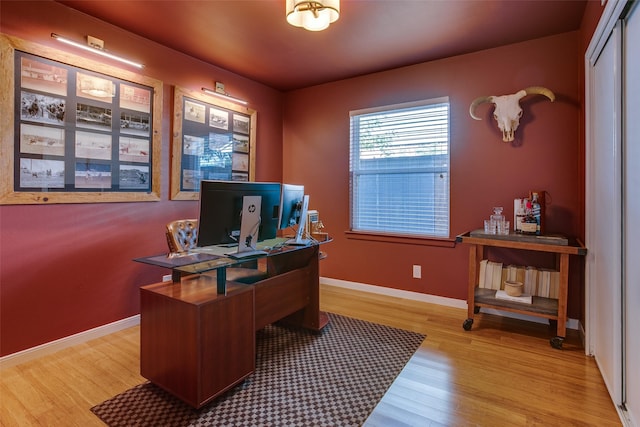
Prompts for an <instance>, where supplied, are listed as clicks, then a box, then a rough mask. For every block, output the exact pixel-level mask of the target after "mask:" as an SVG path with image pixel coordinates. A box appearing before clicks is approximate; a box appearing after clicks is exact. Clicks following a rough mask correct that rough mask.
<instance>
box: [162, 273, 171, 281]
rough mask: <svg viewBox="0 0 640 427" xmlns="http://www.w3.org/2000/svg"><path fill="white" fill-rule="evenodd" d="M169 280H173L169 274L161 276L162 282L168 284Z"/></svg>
mask: <svg viewBox="0 0 640 427" xmlns="http://www.w3.org/2000/svg"><path fill="white" fill-rule="evenodd" d="M171 280H173V279H172V278H171V275H170V274H165V275H164V276H162V281H163V282H170V281H171Z"/></svg>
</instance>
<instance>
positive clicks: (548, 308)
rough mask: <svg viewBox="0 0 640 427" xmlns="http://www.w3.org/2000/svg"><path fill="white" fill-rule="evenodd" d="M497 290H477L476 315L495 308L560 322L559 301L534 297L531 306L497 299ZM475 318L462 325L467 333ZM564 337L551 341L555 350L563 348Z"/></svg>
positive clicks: (475, 297) (475, 299) (475, 298)
mask: <svg viewBox="0 0 640 427" xmlns="http://www.w3.org/2000/svg"><path fill="white" fill-rule="evenodd" d="M495 295H496V290H495V289H486V288H476V290H475V296H474V310H473V311H474V313H478V311H479V310H480V307H486V308H494V309H496V310H503V311H510V312H513V313H519V314H526V315H530V316H536V317H542V318H545V319H549V321H550V322H551V324H552V325H553V324H555V323H556V322H557V320H558V300H557V299H553V298H544V297H537V296H534V297H532V298H531V300H532V301H531V304H527V303H522V302H515V301H509V300H504V299H500V298H496V296H495ZM472 326H473V318H468V319H466V320H465V321H464V322H463V323H462V327H463V329H464V330H465V331H469V330H471V327H472ZM563 341H564V337H560V336H556V337H554V338H552V339H551V340H550V344H551V346H552V347H554V348H558V349H559V348H562V343H563Z"/></svg>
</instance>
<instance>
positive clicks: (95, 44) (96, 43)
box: [51, 33, 144, 68]
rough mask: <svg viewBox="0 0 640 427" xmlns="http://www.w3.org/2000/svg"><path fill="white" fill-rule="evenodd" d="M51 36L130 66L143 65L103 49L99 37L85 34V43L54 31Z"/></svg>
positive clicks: (138, 66)
mask: <svg viewBox="0 0 640 427" xmlns="http://www.w3.org/2000/svg"><path fill="white" fill-rule="evenodd" d="M51 37H52V38H54V39H56V40H58V41H59V42H62V43H65V44H68V45H70V46H73V47H77V48H78V49H82V50H86V51H87V52H91V53H95V54H97V55H100V56H104V57H106V58H109V59H114V60H116V61H120V62H123V63H125V64H128V65H131V66H133V67H136V68H142V67H144V65H142V64H140V63H138V62H134V61H130V60H128V59H126V58H122V57H120V56H117V55H113V54H111V53H109V52H107V51H105V50H104V42H103V41H102V40H100V39H97V38H95V37H91V36H87V44H82V43H78V42H74V41H73V40H69V39H68V38H66V37H62V36H59V35H58V34H56V33H51Z"/></svg>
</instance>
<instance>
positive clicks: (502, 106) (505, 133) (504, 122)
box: [469, 86, 556, 142]
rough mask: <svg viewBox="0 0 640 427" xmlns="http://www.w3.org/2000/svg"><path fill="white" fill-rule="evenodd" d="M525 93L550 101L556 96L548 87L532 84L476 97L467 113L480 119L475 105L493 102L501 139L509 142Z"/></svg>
mask: <svg viewBox="0 0 640 427" xmlns="http://www.w3.org/2000/svg"><path fill="white" fill-rule="evenodd" d="M527 95H544V96H546V97H547V98H549V99H550V100H551V102H553V101H554V100H555V99H556V96H555V95H554V94H553V92H551V91H550V90H549V89H547V88H545V87H542V86H532V87H528V88H526V89H523V90H521V91H518V92H517V93H514V94H511V95H502V96H481V97H478V98H476V99H474V100H473V102H472V103H471V106H470V107H469V114H470V115H471V117H472V118H474V119H475V120H482V119H481V118H480V117H478V116H476V114H475V112H476V107H478V105H480V104H483V103H485V102H491V103H493V104H494V105H495V109H494V110H493V118H494V119H496V122H498V127H499V128H500V130H501V131H502V140H503V141H504V142H511V141H513V137H514V133H515V131H516V129H518V125H519V124H520V117H522V108H521V107H520V100H521V99H522V98H524V97H525V96H527Z"/></svg>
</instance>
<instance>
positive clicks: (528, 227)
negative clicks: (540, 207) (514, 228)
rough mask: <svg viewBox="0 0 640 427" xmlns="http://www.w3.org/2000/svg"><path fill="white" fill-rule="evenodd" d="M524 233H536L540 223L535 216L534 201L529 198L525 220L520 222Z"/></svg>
mask: <svg viewBox="0 0 640 427" xmlns="http://www.w3.org/2000/svg"><path fill="white" fill-rule="evenodd" d="M520 228H521V231H522V234H534V235H535V234H536V230H537V228H538V224H537V222H536V219H535V217H534V216H533V203H532V201H531V200H527V204H526V207H525V214H524V220H523V221H522V224H520Z"/></svg>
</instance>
